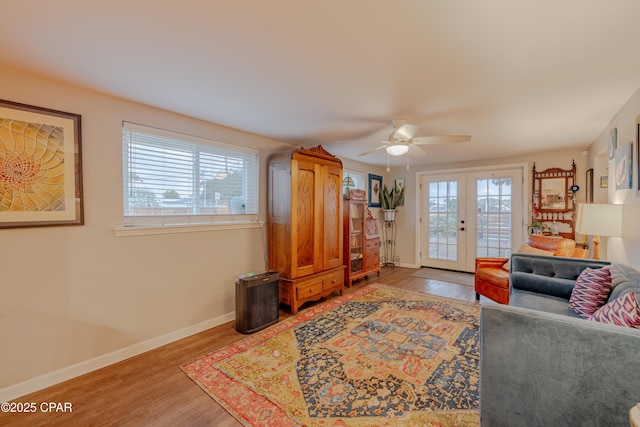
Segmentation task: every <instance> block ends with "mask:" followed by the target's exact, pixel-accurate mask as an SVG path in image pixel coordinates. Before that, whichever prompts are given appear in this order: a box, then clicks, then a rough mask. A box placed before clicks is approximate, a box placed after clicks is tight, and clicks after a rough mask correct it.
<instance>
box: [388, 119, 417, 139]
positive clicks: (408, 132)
mask: <svg viewBox="0 0 640 427" xmlns="http://www.w3.org/2000/svg"><path fill="white" fill-rule="evenodd" d="M416 133H418V126H416V125H411V124H409V123H406V124H404V125H402V126H400V127H399V128H398V130H397V131H395V132H394V134H393V136H394V137H395V138H397V139H399V140H400V141H408V140H410V139H411V138H413V137H414V136H415V134H416Z"/></svg>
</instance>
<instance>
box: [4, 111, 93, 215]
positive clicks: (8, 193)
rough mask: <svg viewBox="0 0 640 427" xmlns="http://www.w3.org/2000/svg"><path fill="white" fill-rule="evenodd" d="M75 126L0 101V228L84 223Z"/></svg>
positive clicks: (72, 118)
mask: <svg viewBox="0 0 640 427" xmlns="http://www.w3.org/2000/svg"><path fill="white" fill-rule="evenodd" d="M80 121H81V116H80V115H78V114H72V113H65V112H62V111H56V110H51V109H47V108H41V107H34V106H31V105H25V104H19V103H16V102H11V101H4V100H0V228H9V227H38V226H55V225H82V224H84V214H83V196H82V155H81V153H82V150H81V148H82V146H81V124H80Z"/></svg>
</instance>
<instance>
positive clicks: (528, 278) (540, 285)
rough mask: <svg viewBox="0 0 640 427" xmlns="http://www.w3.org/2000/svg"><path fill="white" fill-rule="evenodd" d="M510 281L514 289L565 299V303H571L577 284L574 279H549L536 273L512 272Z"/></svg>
mask: <svg viewBox="0 0 640 427" xmlns="http://www.w3.org/2000/svg"><path fill="white" fill-rule="evenodd" d="M509 280H510V282H511V287H512V288H513V289H518V290H522V291H530V292H537V293H540V294H542V295H551V296H554V297H559V298H564V299H565V303H568V302H569V297H571V291H572V290H573V285H575V283H576V282H575V280H572V279H564V278H561V277H549V276H547V275H543V274H536V273H523V272H522V271H513V272H511V276H510V277H509ZM567 308H568V307H567Z"/></svg>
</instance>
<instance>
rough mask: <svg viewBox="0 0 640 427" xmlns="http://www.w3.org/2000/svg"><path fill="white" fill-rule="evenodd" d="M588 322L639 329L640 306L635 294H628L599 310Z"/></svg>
mask: <svg viewBox="0 0 640 427" xmlns="http://www.w3.org/2000/svg"><path fill="white" fill-rule="evenodd" d="M588 319H589V320H595V321H596V322H600V323H608V324H611V325H618V326H628V327H630V328H638V329H640V304H638V298H637V297H636V294H635V292H629V293H626V294H624V295H622V296H621V297H618V298H617V299H615V300H613V301H611V302H608V303H607V304H605V305H603V306H602V307H601V308H599V309H598V310H597V311H596V312H595V313H593V315H592V316H589V317H588Z"/></svg>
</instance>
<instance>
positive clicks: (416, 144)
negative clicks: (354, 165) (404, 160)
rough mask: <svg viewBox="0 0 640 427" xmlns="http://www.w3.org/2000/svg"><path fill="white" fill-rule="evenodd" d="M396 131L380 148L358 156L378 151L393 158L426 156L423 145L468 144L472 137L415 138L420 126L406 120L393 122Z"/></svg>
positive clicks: (441, 136) (382, 142)
mask: <svg viewBox="0 0 640 427" xmlns="http://www.w3.org/2000/svg"><path fill="white" fill-rule="evenodd" d="M392 123H393V128H394V129H395V130H394V131H393V132H391V134H390V135H389V138H388V139H387V140H386V141H380V144H381V145H379V146H377V147H374V148H371V149H370V150H367V151H365V152H364V153H360V154H358V156H366V155H367V154H371V153H373V152H375V151H378V150H383V149H386V150H387V153H388V154H390V155H392V156H402V155H403V154H408V155H411V156H414V157H422V156H425V155H426V153H425V151H424V150H423V149H422V148H420V146H421V145H433V144H448V143H453V142H468V141H470V140H471V135H432V136H415V135H416V134H417V133H418V126H416V125H412V124H410V123H407V121H406V120H393V122H392Z"/></svg>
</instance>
